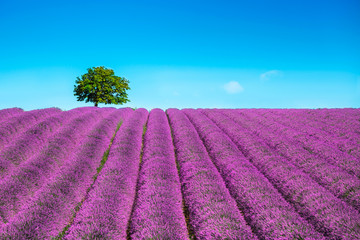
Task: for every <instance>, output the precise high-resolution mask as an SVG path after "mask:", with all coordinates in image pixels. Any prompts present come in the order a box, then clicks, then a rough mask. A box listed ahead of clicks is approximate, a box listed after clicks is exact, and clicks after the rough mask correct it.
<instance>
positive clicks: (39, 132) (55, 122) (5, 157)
mask: <svg viewBox="0 0 360 240" xmlns="http://www.w3.org/2000/svg"><path fill="white" fill-rule="evenodd" d="M77 116H79V110H77V109H73V110H70V111H66V112H60V113H59V114H56V115H54V116H50V117H48V118H46V119H45V120H44V121H42V122H40V123H37V124H35V125H34V126H32V127H31V128H30V129H28V130H27V131H26V132H24V133H22V134H20V135H19V136H18V137H17V138H16V139H14V140H13V141H12V142H11V143H9V144H8V145H7V146H5V147H4V148H3V149H2V151H1V152H0V169H1V172H0V179H1V178H3V176H5V174H6V175H7V174H8V172H9V171H11V169H12V168H15V167H17V166H18V165H19V164H21V163H22V162H25V161H26V160H27V159H29V158H30V157H32V156H33V155H36V154H38V153H39V152H40V151H41V150H42V148H43V147H45V146H46V144H47V143H48V141H47V140H48V138H50V137H51V136H52V135H53V134H54V132H56V130H57V129H58V128H59V127H60V126H62V125H66V124H67V123H68V121H69V120H71V119H72V118H73V117H77Z"/></svg>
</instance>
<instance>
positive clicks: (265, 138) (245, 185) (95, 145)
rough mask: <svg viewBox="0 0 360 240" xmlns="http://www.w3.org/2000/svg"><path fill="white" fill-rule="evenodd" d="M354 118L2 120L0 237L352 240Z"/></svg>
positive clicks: (284, 113)
mask: <svg viewBox="0 0 360 240" xmlns="http://www.w3.org/2000/svg"><path fill="white" fill-rule="evenodd" d="M359 164H360V109H316V110H310V109H231V110H230V109H183V110H178V109H167V110H166V111H163V110H160V109H153V110H151V111H150V112H148V111H147V110H146V109H142V108H140V109H137V110H132V109H131V108H121V109H115V108H95V107H83V108H75V109H72V110H69V111H61V110H60V109H57V108H49V109H39V110H33V111H23V110H22V109H19V108H12V109H3V110H0V239H51V238H56V239H360V167H359Z"/></svg>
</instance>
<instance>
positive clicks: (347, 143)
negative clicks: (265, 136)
mask: <svg viewBox="0 0 360 240" xmlns="http://www.w3.org/2000/svg"><path fill="white" fill-rule="evenodd" d="M277 112H278V113H277V115H278V116H280V117H277V119H281V120H285V119H289V120H287V121H286V124H288V126H291V127H292V128H294V129H296V130H298V131H304V129H303V126H304V125H305V126H306V129H305V130H306V133H307V134H308V135H310V138H315V139H317V140H321V141H323V142H324V143H326V144H327V145H329V146H330V147H333V145H335V146H336V147H337V149H338V150H340V151H341V152H344V153H345V156H346V155H347V154H350V155H353V157H356V158H357V159H359V158H360V147H359V146H360V136H359V135H358V134H356V133H355V131H354V130H355V129H354V128H355V126H354V124H351V125H349V126H348V127H346V128H345V129H344V128H341V127H339V126H332V125H331V124H329V123H328V121H320V120H317V119H321V118H322V117H321V115H320V112H319V111H316V112H315V113H316V115H317V118H316V119H312V118H309V117H308V115H307V114H305V113H306V111H305V110H303V111H301V112H299V111H296V112H294V113H292V112H290V111H277ZM347 120H348V118H345V117H344V118H343V119H342V122H343V125H345V123H346V122H347ZM282 123H283V122H282Z"/></svg>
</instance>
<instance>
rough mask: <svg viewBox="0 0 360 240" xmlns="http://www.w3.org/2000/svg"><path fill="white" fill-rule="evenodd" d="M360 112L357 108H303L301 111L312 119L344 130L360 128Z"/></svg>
mask: <svg viewBox="0 0 360 240" xmlns="http://www.w3.org/2000/svg"><path fill="white" fill-rule="evenodd" d="M358 112H359V111H356V110H355V109H317V110H304V109H303V110H301V113H303V114H304V115H306V116H307V117H308V118H310V119H311V120H315V121H320V122H323V123H325V124H327V125H328V126H334V127H337V128H341V129H343V130H349V129H348V128H349V127H350V128H356V129H357V130H360V122H359V119H360V116H359V114H358Z"/></svg>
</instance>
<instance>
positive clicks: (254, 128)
mask: <svg viewBox="0 0 360 240" xmlns="http://www.w3.org/2000/svg"><path fill="white" fill-rule="evenodd" d="M222 112H223V113H224V114H225V115H226V116H228V117H230V118H231V119H232V120H234V121H235V122H236V123H238V124H240V125H241V126H242V127H244V128H246V129H248V130H249V131H250V132H252V133H254V134H256V135H257V136H259V137H260V138H262V140H264V142H266V144H267V145H268V146H269V147H270V148H272V149H273V150H275V151H277V152H278V153H279V154H280V155H281V156H283V157H285V158H286V159H287V160H289V162H291V163H292V164H294V165H295V166H296V167H298V168H299V169H301V170H303V171H304V172H305V173H307V174H309V175H310V176H311V178H313V179H314V180H315V181H316V182H318V183H319V184H320V185H321V186H323V187H325V188H326V189H328V190H329V191H330V192H331V193H333V194H334V195H335V196H337V197H339V198H341V199H343V200H344V201H346V202H347V203H349V204H350V205H352V206H353V207H355V208H356V209H357V210H358V211H359V210H360V179H358V178H357V177H356V176H354V175H352V174H349V173H348V172H346V171H345V170H343V169H342V168H340V167H338V166H337V165H333V164H331V163H329V162H328V161H327V160H326V159H324V158H321V157H319V156H317V155H314V154H310V153H309V152H308V151H306V150H305V149H304V148H303V147H301V146H299V145H298V144H296V143H294V142H292V141H291V139H289V138H288V137H286V135H284V134H282V133H281V131H280V129H281V125H278V124H276V123H274V122H273V121H269V120H267V119H266V118H265V119H264V118H261V117H259V116H257V115H255V114H253V111H251V110H248V111H242V112H241V113H242V115H239V114H237V112H236V111H231V110H230V111H227V110H224V111H222ZM288 131H292V130H291V129H289V130H288Z"/></svg>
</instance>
